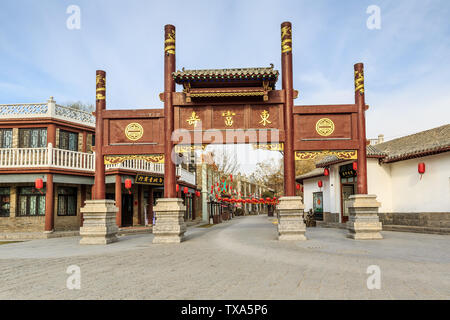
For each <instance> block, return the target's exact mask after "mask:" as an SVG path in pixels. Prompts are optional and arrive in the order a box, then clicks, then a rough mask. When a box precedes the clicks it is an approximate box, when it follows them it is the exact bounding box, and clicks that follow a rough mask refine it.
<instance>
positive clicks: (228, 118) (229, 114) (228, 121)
mask: <svg viewBox="0 0 450 320" xmlns="http://www.w3.org/2000/svg"><path fill="white" fill-rule="evenodd" d="M235 115H236V113H234V112H232V111H230V110H228V111H227V112H224V113H222V117H225V125H226V126H227V127H231V126H232V125H233V116H235Z"/></svg>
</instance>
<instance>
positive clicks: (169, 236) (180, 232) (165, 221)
mask: <svg viewBox="0 0 450 320" xmlns="http://www.w3.org/2000/svg"><path fill="white" fill-rule="evenodd" d="M185 211H186V207H185V206H184V205H183V200H182V199H179V198H161V199H158V200H157V201H156V206H155V207H154V208H153V212H154V213H155V215H156V222H155V225H154V226H153V234H154V236H155V237H154V238H153V243H180V242H181V241H183V237H184V233H185V232H186V223H185V222H184V212H185Z"/></svg>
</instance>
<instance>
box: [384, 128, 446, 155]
mask: <svg viewBox="0 0 450 320" xmlns="http://www.w3.org/2000/svg"><path fill="white" fill-rule="evenodd" d="M376 148H377V149H379V150H380V151H382V152H385V153H386V154H387V157H386V158H385V159H384V161H385V162H391V161H396V160H401V159H405V158H410V157H412V156H414V155H420V154H427V153H433V152H440V151H444V150H445V149H448V148H450V124H446V125H443V126H440V127H437V128H434V129H430V130H426V131H422V132H418V133H415V134H412V135H409V136H406V137H402V138H398V139H394V140H390V141H387V142H383V143H380V144H377V145H376Z"/></svg>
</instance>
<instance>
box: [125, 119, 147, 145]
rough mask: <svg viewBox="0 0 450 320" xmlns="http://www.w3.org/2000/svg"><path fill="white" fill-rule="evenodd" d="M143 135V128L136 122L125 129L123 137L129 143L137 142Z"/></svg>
mask: <svg viewBox="0 0 450 320" xmlns="http://www.w3.org/2000/svg"><path fill="white" fill-rule="evenodd" d="M143 135H144V128H143V127H142V126H141V125H140V124H139V123H137V122H132V123H130V124H128V125H127V126H126V128H125V136H126V137H127V138H128V139H129V140H131V141H136V140H139V139H140V138H142V136H143Z"/></svg>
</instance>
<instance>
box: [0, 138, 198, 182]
mask: <svg viewBox="0 0 450 320" xmlns="http://www.w3.org/2000/svg"><path fill="white" fill-rule="evenodd" d="M5 168H30V169H33V168H61V169H67V170H78V171H87V172H92V173H94V172H95V153H85V152H78V151H70V150H63V149H57V148H53V147H52V144H51V143H49V144H48V147H47V148H8V149H1V148H0V169H5ZM111 169H127V170H131V171H136V172H144V173H159V174H164V164H162V163H151V162H147V161H145V160H125V161H124V162H122V163H118V164H108V165H106V166H105V170H111ZM176 174H177V175H178V176H180V180H182V181H185V182H187V183H190V184H193V185H195V174H194V173H192V172H189V171H187V170H185V169H183V168H181V167H177V168H176Z"/></svg>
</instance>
